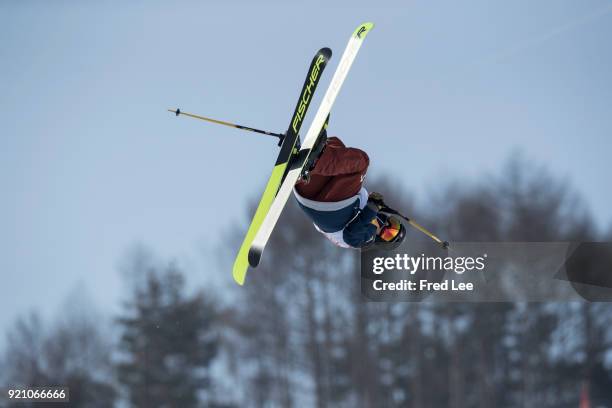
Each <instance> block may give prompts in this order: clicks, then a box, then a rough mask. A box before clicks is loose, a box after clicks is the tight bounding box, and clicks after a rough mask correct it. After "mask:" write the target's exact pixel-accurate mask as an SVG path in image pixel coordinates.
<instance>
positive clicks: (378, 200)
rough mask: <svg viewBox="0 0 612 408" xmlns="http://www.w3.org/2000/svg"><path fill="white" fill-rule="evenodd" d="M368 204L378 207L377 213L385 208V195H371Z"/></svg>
mask: <svg viewBox="0 0 612 408" xmlns="http://www.w3.org/2000/svg"><path fill="white" fill-rule="evenodd" d="M368 203H372V204H374V205H375V206H376V210H377V211H378V210H380V209H381V208H382V207H384V206H385V202H384V199H383V195H382V194H380V193H376V192H374V193H370V195H369V196H368Z"/></svg>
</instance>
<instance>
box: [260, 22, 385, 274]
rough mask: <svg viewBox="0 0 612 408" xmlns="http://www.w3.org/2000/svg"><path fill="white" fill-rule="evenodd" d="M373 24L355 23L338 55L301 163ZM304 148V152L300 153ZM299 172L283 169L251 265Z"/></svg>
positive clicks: (306, 156)
mask: <svg viewBox="0 0 612 408" xmlns="http://www.w3.org/2000/svg"><path fill="white" fill-rule="evenodd" d="M373 27H374V24H372V23H364V24H361V25H359V26H358V27H357V28H356V29H355V31H354V32H353V34H352V35H351V38H350V39H349V42H348V44H347V46H346V48H345V50H344V53H343V54H342V58H341V59H340V62H339V63H338V68H336V72H335V73H334V76H333V78H332V80H331V83H330V85H329V87H328V88H327V91H326V92H325V95H324V96H323V100H322V102H321V105H320V106H319V110H318V111H317V113H316V115H315V117H314V119H313V121H312V124H311V125H310V129H309V130H308V133H307V134H306V137H305V138H304V141H303V142H302V146H301V150H300V156H301V157H303V163H306V162H307V160H308V155H309V154H310V151H311V150H312V147H313V146H314V144H315V142H316V141H317V138H318V135H319V133H320V131H321V129H322V128H323V126H324V125H325V122H326V120H327V118H328V115H329V113H330V111H331V108H332V106H333V104H334V102H335V100H336V97H337V96H338V93H339V92H340V88H341V87H342V84H343V83H344V80H345V79H346V76H347V74H348V72H349V70H350V68H351V65H352V64H353V61H354V60H355V57H356V56H357V53H358V51H359V48H360V47H361V45H362V44H363V40H364V39H365V37H366V36H367V35H368V33H369V32H370V30H372V28H373ZM302 151H304V152H305V153H303V154H302V153H301V152H302ZM301 173H302V167H300V166H297V167H296V168H293V166H292V168H291V169H290V170H289V171H288V172H287V175H286V177H285V179H284V181H283V183H282V185H281V186H280V189H279V190H278V193H277V194H276V197H275V198H274V200H273V202H272V204H271V206H270V208H269V211H268V212H267V214H266V215H265V219H264V220H263V221H262V223H261V226H260V227H259V229H258V231H257V233H256V235H255V238H254V239H253V243H252V245H251V248H250V250H249V257H248V258H249V262H250V263H251V265H252V266H256V265H257V264H259V261H260V259H261V255H262V254H263V250H264V248H265V246H266V244H267V242H268V239H270V235H271V234H272V230H273V229H274V226H275V225H276V222H277V221H278V219H279V217H280V215H281V213H282V211H283V208H284V207H285V204H286V203H287V200H288V199H289V196H290V195H291V192H292V191H293V186H294V185H295V183H296V182H297V180H298V178H299V177H300V174H301Z"/></svg>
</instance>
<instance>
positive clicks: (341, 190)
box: [293, 130, 406, 250]
mask: <svg viewBox="0 0 612 408" xmlns="http://www.w3.org/2000/svg"><path fill="white" fill-rule="evenodd" d="M310 157H312V159H309V162H308V163H306V166H305V167H304V168H305V171H304V173H303V175H302V178H301V179H300V180H299V181H298V182H297V183H296V185H295V187H294V189H293V192H294V195H295V198H296V199H297V202H298V204H299V206H300V207H301V208H302V210H304V212H305V213H306V214H307V215H308V217H309V218H310V219H311V220H312V221H313V223H314V225H315V228H316V229H317V231H319V232H321V233H323V235H325V236H326V237H327V238H328V239H329V240H330V241H332V242H333V243H334V244H336V245H338V246H340V247H344V248H355V249H362V250H369V249H373V248H377V249H384V250H393V249H396V248H397V247H399V246H400V245H401V243H402V241H403V240H404V237H405V235H406V229H405V228H404V226H403V225H402V223H401V222H400V220H399V219H398V218H396V217H394V216H391V215H387V214H385V213H383V212H381V211H380V210H381V209H382V208H383V206H384V202H383V197H382V195H381V194H379V193H371V194H369V195H368V192H367V191H366V189H365V188H363V180H364V178H365V176H366V172H367V170H368V166H369V164H370V159H369V157H368V155H367V154H366V153H365V152H364V151H363V150H360V149H356V148H351V147H346V146H345V145H344V143H342V141H341V140H340V139H339V138H337V137H330V138H329V139H327V135H326V131H325V130H323V131H322V132H321V135H320V136H319V142H318V143H317V145H316V147H315V150H314V151H313V152H312V154H311V155H310Z"/></svg>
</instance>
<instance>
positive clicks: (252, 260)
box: [249, 247, 262, 268]
mask: <svg viewBox="0 0 612 408" xmlns="http://www.w3.org/2000/svg"><path fill="white" fill-rule="evenodd" d="M261 253H262V250H261V249H259V248H254V247H251V249H249V265H251V267H252V268H256V267H257V265H259V261H260V260H261Z"/></svg>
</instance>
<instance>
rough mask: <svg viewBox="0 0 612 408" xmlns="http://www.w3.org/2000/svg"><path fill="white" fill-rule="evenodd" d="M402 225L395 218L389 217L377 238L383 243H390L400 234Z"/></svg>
mask: <svg viewBox="0 0 612 408" xmlns="http://www.w3.org/2000/svg"><path fill="white" fill-rule="evenodd" d="M401 227H402V224H401V223H400V222H399V220H397V219H396V218H393V217H389V219H388V220H387V224H386V225H385V226H384V227H382V229H381V230H380V233H379V234H378V236H379V237H380V239H382V240H383V241H387V242H392V241H394V240H395V238H397V236H398V235H399V233H400V230H401Z"/></svg>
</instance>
